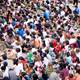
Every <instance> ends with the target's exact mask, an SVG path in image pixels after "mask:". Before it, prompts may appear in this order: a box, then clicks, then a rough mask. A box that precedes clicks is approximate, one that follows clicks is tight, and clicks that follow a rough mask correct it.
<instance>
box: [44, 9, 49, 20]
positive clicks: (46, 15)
mask: <svg viewBox="0 0 80 80" xmlns="http://www.w3.org/2000/svg"><path fill="white" fill-rule="evenodd" d="M44 18H45V19H46V20H49V10H45V12H44Z"/></svg>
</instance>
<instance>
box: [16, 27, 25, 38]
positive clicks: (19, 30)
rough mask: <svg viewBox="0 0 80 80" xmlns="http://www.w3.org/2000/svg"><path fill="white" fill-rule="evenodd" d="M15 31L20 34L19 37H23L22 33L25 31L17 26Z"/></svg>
mask: <svg viewBox="0 0 80 80" xmlns="http://www.w3.org/2000/svg"><path fill="white" fill-rule="evenodd" d="M16 33H17V34H18V35H19V36H21V37H24V35H25V31H24V30H23V29H22V28H19V29H18V30H17V31H16Z"/></svg>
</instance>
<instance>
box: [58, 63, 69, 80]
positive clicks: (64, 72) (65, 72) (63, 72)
mask: <svg viewBox="0 0 80 80" xmlns="http://www.w3.org/2000/svg"><path fill="white" fill-rule="evenodd" d="M60 68H61V71H60V77H61V79H62V80H65V78H66V77H67V76H68V75H69V70H68V68H66V64H65V63H61V64H60Z"/></svg>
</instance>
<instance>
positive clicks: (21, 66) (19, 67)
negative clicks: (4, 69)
mask: <svg viewBox="0 0 80 80" xmlns="http://www.w3.org/2000/svg"><path fill="white" fill-rule="evenodd" d="M14 71H15V72H16V75H17V76H19V74H20V72H23V64H22V63H19V64H18V65H17V66H16V67H15V69H14Z"/></svg>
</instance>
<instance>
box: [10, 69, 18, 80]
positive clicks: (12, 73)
mask: <svg viewBox="0 0 80 80" xmlns="http://www.w3.org/2000/svg"><path fill="white" fill-rule="evenodd" d="M9 80H17V76H16V73H15V71H14V69H12V68H11V69H9Z"/></svg>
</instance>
